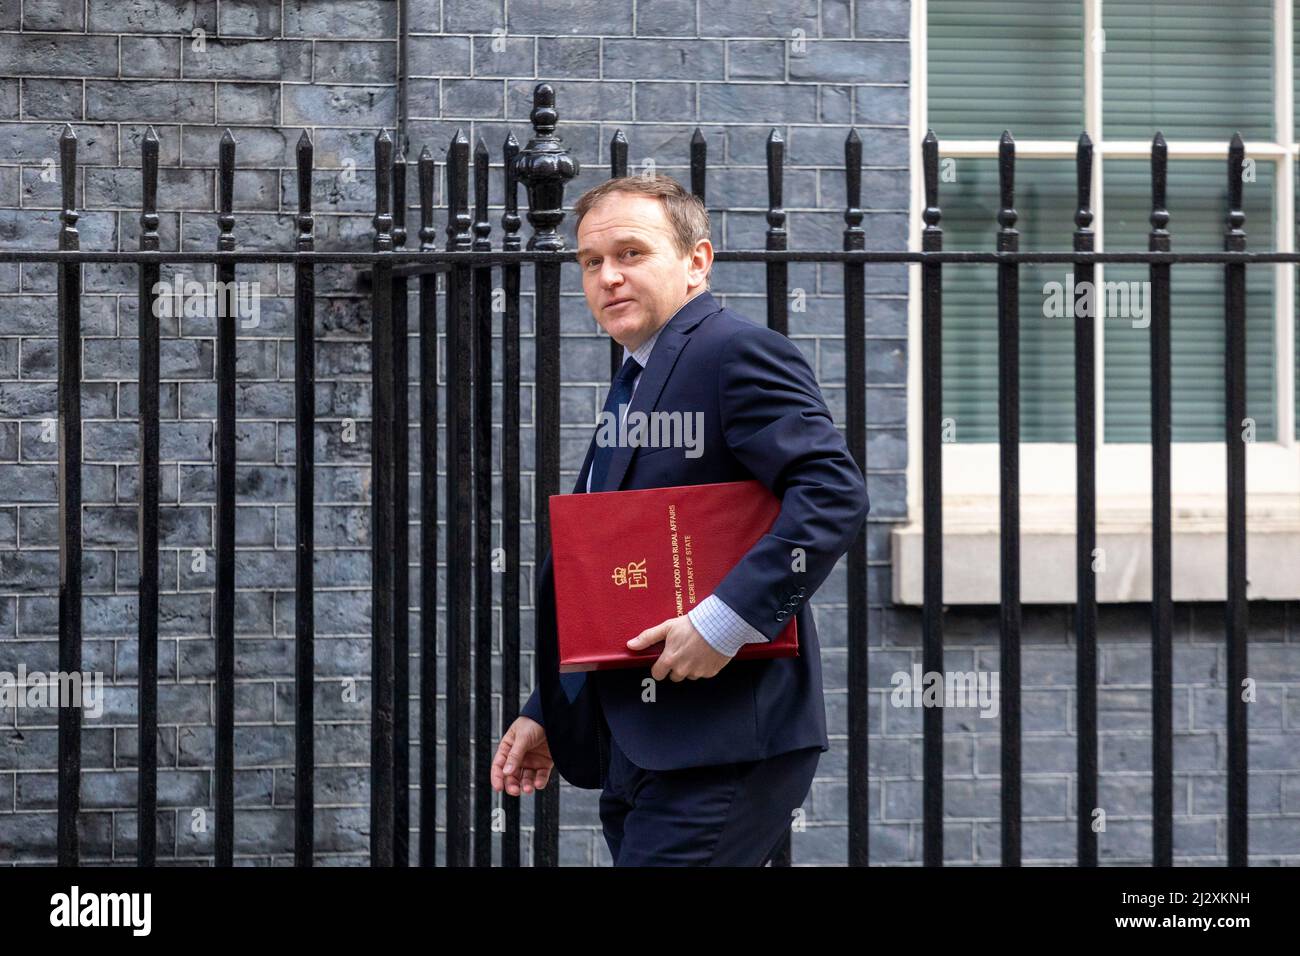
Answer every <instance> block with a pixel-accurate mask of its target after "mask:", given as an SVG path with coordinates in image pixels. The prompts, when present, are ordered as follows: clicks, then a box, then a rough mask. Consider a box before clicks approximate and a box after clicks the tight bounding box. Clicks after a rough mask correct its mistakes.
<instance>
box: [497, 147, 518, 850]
mask: <svg viewBox="0 0 1300 956" xmlns="http://www.w3.org/2000/svg"><path fill="white" fill-rule="evenodd" d="M502 153H503V157H504V159H503V172H504V177H505V212H504V213H502V215H501V229H502V232H503V234H504V235H503V237H502V241H501V245H502V248H504V249H518V248H519V247H520V245H521V244H522V242H521V239H520V236H519V227H520V225H521V224H522V220H520V218H519V177H518V175H517V174H516V172H515V158H516V157H517V156H518V155H519V141H518V140H516V139H515V137H514V134H513V133H509V134H507V135H506V141H505V146H504V148H503V149H502ZM519 271H520V270H519V265H518V264H517V263H516V264H512V265H507V266H502V267H501V281H502V285H503V286H504V290H505V297H506V301H505V307H506V310H505V315H504V316H503V318H502V323H501V366H502V372H501V374H502V382H501V397H502V398H501V498H502V506H501V546H502V547H503V548H504V549H505V558H506V560H505V578H504V579H503V581H502V582H501V728H502V730H503V731H504V730H505V729H506V728H508V727H509V726H510V725H511V724H512V723H514V721H515V718H516V717H518V716H519V672H520V660H519V590H520V581H519V573H520V570H519V558H520V552H519V519H520V514H519V512H520V507H519V490H520V489H519V486H520V481H519ZM520 809H521V808H520V804H519V801H518V800H507V801H506V802H505V811H506V830H505V833H503V834H502V836H501V865H502V866H507V867H517V866H519V864H520V862H521V856H520V850H521V846H520Z"/></svg>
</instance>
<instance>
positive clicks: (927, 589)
mask: <svg viewBox="0 0 1300 956" xmlns="http://www.w3.org/2000/svg"><path fill="white" fill-rule="evenodd" d="M921 168H922V173H923V177H924V180H925V211H924V212H923V213H922V219H923V220H924V221H925V229H924V230H922V232H921V248H923V249H925V250H926V251H928V252H938V251H939V250H940V249H942V248H943V229H942V228H940V226H939V220H940V219H941V218H942V210H941V209H940V207H939V140H938V137H936V136H935V135H934V130H930V131H929V132H928V133H926V135H925V139H924V140H922V142H921ZM942 416H943V266H941V265H939V264H938V263H936V262H926V263H924V264H923V265H922V266H921V488H922V499H921V509H922V511H921V519H922V535H923V537H922V542H921V547H922V550H923V551H924V562H925V578H924V581H923V584H922V589H923V592H924V593H923V597H922V600H923V602H924V603H923V606H922V608H921V635H922V636H921V641H922V643H921V669H922V671H924V672H925V673H927V674H941V673H943V444H942V443H943V418H942ZM921 726H922V729H921V733H922V744H921V748H922V750H921V788H922V792H921V835H922V859H923V861H924V863H925V865H926V866H942V865H943V711H942V710H940V709H939V708H937V707H926V708H924V709H923V710H922V712H921Z"/></svg>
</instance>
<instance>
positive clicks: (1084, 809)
mask: <svg viewBox="0 0 1300 956" xmlns="http://www.w3.org/2000/svg"><path fill="white" fill-rule="evenodd" d="M1075 173H1076V178H1077V188H1078V205H1077V207H1076V209H1075V213H1074V224H1075V230H1074V248H1075V249H1076V250H1077V251H1079V252H1091V251H1092V250H1093V248H1094V244H1095V242H1096V235H1095V234H1094V233H1093V230H1092V140H1091V139H1089V138H1088V134H1087V133H1084V134H1083V135H1081V136H1080V137H1079V147H1078V150H1077V152H1076V154H1075ZM1075 270H1076V273H1075V274H1076V276H1077V280H1076V282H1075V288H1076V289H1077V290H1078V291H1077V293H1076V299H1075V308H1074V440H1075V447H1076V453H1075V524H1076V527H1077V533H1076V535H1075V555H1074V563H1075V593H1076V596H1075V609H1074V635H1075V672H1076V675H1077V678H1076V684H1077V688H1076V689H1077V700H1076V723H1077V724H1078V732H1079V736H1078V739H1077V741H1076V743H1077V748H1078V752H1077V762H1078V769H1077V772H1078V784H1077V786H1078V826H1077V837H1078V860H1079V866H1096V865H1097V831H1096V830H1094V829H1093V825H1094V820H1093V813H1094V812H1095V811H1096V809H1097V573H1096V569H1095V566H1094V562H1095V558H1096V555H1095V553H1094V551H1095V549H1096V547H1097V413H1096V409H1097V405H1096V400H1097V394H1096V388H1097V356H1096V351H1097V350H1096V329H1095V327H1094V324H1093V317H1094V314H1095V313H1094V309H1093V308H1092V307H1091V306H1089V307H1087V308H1082V307H1080V303H1081V302H1082V300H1083V296H1084V295H1085V290H1089V289H1092V288H1093V275H1094V273H1093V267H1092V265H1091V264H1090V263H1087V264H1084V263H1080V264H1078V265H1076V266H1075ZM1088 301H1089V302H1092V303H1095V302H1096V299H1095V297H1093V298H1090V299H1089V300H1088Z"/></svg>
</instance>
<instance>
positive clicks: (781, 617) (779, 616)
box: [776, 608, 790, 621]
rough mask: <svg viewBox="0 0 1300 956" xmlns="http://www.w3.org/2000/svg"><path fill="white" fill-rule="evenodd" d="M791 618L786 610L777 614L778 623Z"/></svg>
mask: <svg viewBox="0 0 1300 956" xmlns="http://www.w3.org/2000/svg"><path fill="white" fill-rule="evenodd" d="M789 616H790V612H788V611H787V610H785V609H784V608H782V609H781V610H779V611H777V612H776V619H777V620H778V621H784V620H785V619H786V618H787V617H789Z"/></svg>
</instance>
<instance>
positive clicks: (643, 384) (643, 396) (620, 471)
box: [592, 325, 691, 491]
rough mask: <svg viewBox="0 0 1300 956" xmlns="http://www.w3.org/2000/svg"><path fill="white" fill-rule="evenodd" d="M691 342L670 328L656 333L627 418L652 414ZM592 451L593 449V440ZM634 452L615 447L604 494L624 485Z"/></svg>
mask: <svg viewBox="0 0 1300 956" xmlns="http://www.w3.org/2000/svg"><path fill="white" fill-rule="evenodd" d="M690 343H691V339H690V336H687V335H682V333H680V332H678V331H677V330H676V329H674V328H673V327H672V326H671V325H669V326H665V327H664V330H663V332H661V333H660V334H659V340H658V341H657V342H655V347H654V351H652V352H651V353H650V362H649V364H648V365H646V368H645V371H644V372H642V373H641V380H640V381H639V382H637V386H636V393H635V394H634V395H633V396H632V404H631V405H629V406H628V409H627V414H628V418H631V416H632V414H633V413H634V412H643V413H649V412H652V411H654V409H655V407H656V406H657V405H658V404H659V395H660V393H661V392H663V390H664V384H665V383H666V382H667V381H668V376H669V375H671V374H672V372H673V366H675V365H676V364H677V360H678V359H679V358H681V357H682V353H683V352H685V351H686V346H688V345H690ZM592 448H593V449H594V448H595V438H594V437H593V439H592ZM636 451H637V449H636V448H633V447H632V446H631V445H618V446H616V447H615V448H614V457H613V458H611V459H610V460H609V475H608V476H607V477H606V479H605V488H604V490H605V491H617V490H618V489H619V486H621V485H622V484H623V476H624V475H625V474H627V466H628V464H629V463H631V461H632V455H633V454H634V453H635V452H636ZM593 457H594V454H593Z"/></svg>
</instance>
